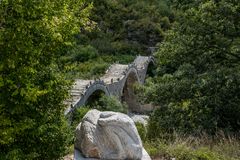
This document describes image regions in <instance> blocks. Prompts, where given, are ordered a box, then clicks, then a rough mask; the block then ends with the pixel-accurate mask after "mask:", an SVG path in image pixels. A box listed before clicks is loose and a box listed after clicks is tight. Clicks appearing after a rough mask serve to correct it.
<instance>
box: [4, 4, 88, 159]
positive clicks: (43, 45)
mask: <svg viewBox="0 0 240 160" xmlns="http://www.w3.org/2000/svg"><path fill="white" fill-rule="evenodd" d="M89 9H90V8H89V7H87V6H86V5H85V3H84V2H83V1H79V0H52V1H47V0H42V1H37V0H32V1H29V0H2V1H1V2H0V53H1V55H0V121H1V124H0V139H1V140H0V150H1V153H0V159H11V160H12V159H58V158H60V157H62V156H63V155H64V154H65V152H66V149H67V147H68V145H69V143H70V141H71V140H72V139H71V138H72V137H71V134H70V130H69V128H68V125H67V124H66V122H65V118H64V117H63V111H64V109H65V106H64V105H63V100H65V99H66V97H67V93H68V92H67V90H68V87H67V86H68V85H69V83H68V82H67V81H66V80H65V79H64V78H63V76H62V74H61V73H60V71H59V68H58V66H57V65H56V63H55V61H56V59H58V57H60V56H61V55H63V54H64V53H65V51H66V50H67V49H69V48H70V47H71V46H72V45H73V42H74V41H73V35H74V34H77V33H78V32H79V28H80V27H82V28H84V27H85V26H86V22H88V13H89Z"/></svg>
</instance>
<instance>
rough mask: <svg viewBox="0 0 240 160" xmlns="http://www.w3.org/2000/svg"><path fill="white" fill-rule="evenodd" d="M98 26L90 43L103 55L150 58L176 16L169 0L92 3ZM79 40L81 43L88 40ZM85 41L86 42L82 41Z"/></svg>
mask: <svg viewBox="0 0 240 160" xmlns="http://www.w3.org/2000/svg"><path fill="white" fill-rule="evenodd" d="M88 1H89V2H92V3H93V5H94V8H93V10H92V15H91V17H90V19H91V20H92V21H94V22H96V28H95V30H94V32H90V33H89V32H86V33H85V34H84V35H88V37H89V38H88V40H84V41H85V42H90V44H91V45H92V46H94V47H95V48H96V49H97V50H98V51H99V53H100V54H132V55H136V54H141V53H143V54H146V52H147V51H148V47H153V46H155V45H156V43H158V42H160V41H162V39H163V36H164V35H163V30H167V29H169V27H170V22H169V19H171V20H173V13H172V12H171V10H170V7H169V5H168V3H167V2H166V1H165V0H160V1H159V0H151V1H149V0H140V1H139V0H132V1H126V0H118V1H112V0H88ZM84 35H83V36H81V35H80V36H79V38H80V40H81V39H84V37H86V36H84ZM81 41H82V40H81Z"/></svg>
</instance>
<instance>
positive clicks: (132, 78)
mask: <svg viewBox="0 0 240 160" xmlns="http://www.w3.org/2000/svg"><path fill="white" fill-rule="evenodd" d="M135 83H141V81H140V78H139V74H138V71H137V69H136V67H135V66H132V67H130V68H129V69H128V72H127V74H126V76H125V79H124V81H123V85H122V91H121V101H122V102H125V103H126V104H127V105H128V110H129V111H131V112H134V111H135V112H137V110H138V108H139V104H138V102H137V98H136V96H135V94H134V84H135Z"/></svg>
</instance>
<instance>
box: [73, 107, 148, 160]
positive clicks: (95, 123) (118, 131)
mask: <svg viewBox="0 0 240 160" xmlns="http://www.w3.org/2000/svg"><path fill="white" fill-rule="evenodd" d="M75 148H76V149H78V150H79V151H81V153H82V154H83V155H84V157H86V158H98V159H106V160H107V159H111V160H124V159H135V160H141V159H142V160H148V159H149V160H150V159H151V158H150V157H149V155H148V154H147V152H146V151H145V149H144V148H143V146H142V142H141V139H140V136H139V134H138V132H137V129H136V126H135V124H134V122H133V120H132V119H131V118H130V117H128V116H127V115H125V114H122V113H117V112H100V111H98V110H91V111H89V112H88V113H87V114H86V115H85V116H84V118H83V119H82V123H81V124H79V125H78V127H77V129H76V142H75ZM76 155H77V154H75V159H80V158H79V157H80V156H76Z"/></svg>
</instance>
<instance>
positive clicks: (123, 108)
mask: <svg viewBox="0 0 240 160" xmlns="http://www.w3.org/2000/svg"><path fill="white" fill-rule="evenodd" d="M96 108H97V109H99V110H101V111H114V112H122V113H127V105H126V104H122V103H121V102H120V101H119V100H118V99H117V98H116V97H114V96H102V97H101V98H100V100H99V101H98V102H97V107H96Z"/></svg>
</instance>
